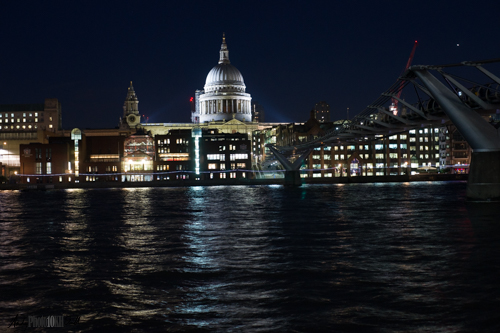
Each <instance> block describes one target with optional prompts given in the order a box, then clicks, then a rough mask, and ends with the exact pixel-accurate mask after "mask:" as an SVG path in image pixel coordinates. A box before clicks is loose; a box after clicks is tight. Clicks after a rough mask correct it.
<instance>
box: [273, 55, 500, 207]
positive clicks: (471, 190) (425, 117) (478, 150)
mask: <svg viewBox="0 0 500 333" xmlns="http://www.w3.org/2000/svg"><path fill="white" fill-rule="evenodd" d="M498 64H500V58H498V59H490V60H483V61H464V62H461V63H456V64H448V65H437V66H434V65H415V66H411V67H410V68H408V69H407V70H406V71H405V72H404V73H403V74H402V75H401V76H400V77H399V78H398V79H397V81H396V82H395V83H394V84H393V85H392V86H391V87H390V88H389V89H387V90H386V91H385V92H383V93H382V94H381V95H380V96H379V97H378V98H377V99H376V100H375V101H374V102H373V103H372V104H370V105H368V106H367V107H366V109H365V110H363V111H362V112H360V113H359V114H357V115H356V116H355V117H354V118H353V119H352V120H350V121H346V122H344V124H342V125H341V126H338V127H336V128H335V129H333V130H330V131H328V132H326V133H325V135H323V136H320V137H316V138H313V139H309V140H306V141H305V142H300V143H298V144H296V145H293V146H278V147H273V146H271V145H268V147H269V149H270V150H271V151H272V153H273V154H274V155H275V157H276V158H277V159H278V161H279V162H280V163H281V164H282V166H283V168H284V169H285V182H286V183H287V184H289V185H300V184H301V180H300V171H299V169H300V166H301V164H302V163H303V161H304V160H305V158H307V156H308V155H309V154H310V152H311V151H312V149H314V148H315V147H320V146H322V145H326V144H329V143H334V142H358V141H362V140H371V139H375V138H376V137H380V136H381V135H388V134H391V133H399V132H404V131H407V130H411V129H414V128H417V127H423V126H428V125H434V126H439V125H442V124H445V123H447V122H450V121H451V122H452V123H453V125H455V126H456V128H457V129H458V131H459V132H460V133H461V134H462V136H463V137H464V138H465V140H466V141H467V142H468V144H469V145H470V146H471V148H472V156H471V164H470V170H469V179H468V183H467V197H468V198H469V199H471V200H499V199H500V133H499V128H498V127H499V124H498V122H489V121H487V120H486V118H488V116H492V115H495V114H496V117H499V116H500V78H499V77H498V76H496V75H495V74H493V73H492V70H491V68H489V67H495V66H496V67H498V66H497V65H498ZM487 68H488V69H487ZM485 81H486V83H484V82H485ZM403 90H404V91H405V98H404V99H403V98H401V93H402V92H403ZM408 96H411V97H412V98H413V99H414V102H413V103H409V102H408V101H407V100H408ZM490 118H491V119H494V117H493V118H492V117H490ZM292 151H293V152H294V153H297V152H298V157H297V158H296V159H295V160H294V161H293V162H291V161H290V160H288V158H287V155H289V154H290V153H292Z"/></svg>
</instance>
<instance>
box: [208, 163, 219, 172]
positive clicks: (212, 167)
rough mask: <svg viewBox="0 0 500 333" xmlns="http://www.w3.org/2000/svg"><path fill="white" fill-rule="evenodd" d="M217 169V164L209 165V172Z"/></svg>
mask: <svg viewBox="0 0 500 333" xmlns="http://www.w3.org/2000/svg"><path fill="white" fill-rule="evenodd" d="M215 169H217V164H216V163H209V164H208V170H215Z"/></svg>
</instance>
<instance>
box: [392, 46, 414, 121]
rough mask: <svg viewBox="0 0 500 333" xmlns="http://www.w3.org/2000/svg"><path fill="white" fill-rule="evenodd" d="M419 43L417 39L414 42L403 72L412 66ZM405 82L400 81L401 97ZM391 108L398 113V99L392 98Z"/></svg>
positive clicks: (399, 94) (399, 92)
mask: <svg viewBox="0 0 500 333" xmlns="http://www.w3.org/2000/svg"><path fill="white" fill-rule="evenodd" d="M417 44H418V42H417V41H415V44H413V49H412V50H411V53H410V57H409V58H408V62H407V63H406V67H405V69H404V71H403V73H404V72H406V70H407V69H408V68H410V66H411V62H412V61H413V56H414V55H415V49H416V48H417ZM403 73H401V74H403ZM403 83H404V82H403V81H401V82H400V83H399V89H398V92H397V95H396V96H397V97H398V98H400V97H401V92H402V91H403ZM389 110H390V111H392V113H393V114H394V115H397V114H398V100H397V99H395V98H392V105H391V107H390V108H389Z"/></svg>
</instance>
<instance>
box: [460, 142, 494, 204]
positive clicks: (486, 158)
mask: <svg viewBox="0 0 500 333" xmlns="http://www.w3.org/2000/svg"><path fill="white" fill-rule="evenodd" d="M467 198H468V199H469V200H472V201H500V151H492V152H477V153H474V152H473V153H472V158H471V165H470V171H469V180H468V183H467Z"/></svg>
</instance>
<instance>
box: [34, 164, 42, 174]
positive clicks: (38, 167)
mask: <svg viewBox="0 0 500 333" xmlns="http://www.w3.org/2000/svg"><path fill="white" fill-rule="evenodd" d="M35 174H37V175H41V174H42V162H36V163H35Z"/></svg>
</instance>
